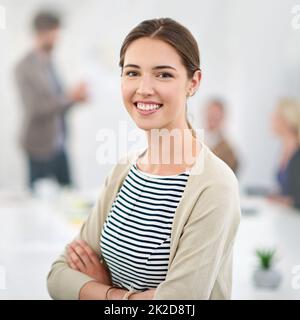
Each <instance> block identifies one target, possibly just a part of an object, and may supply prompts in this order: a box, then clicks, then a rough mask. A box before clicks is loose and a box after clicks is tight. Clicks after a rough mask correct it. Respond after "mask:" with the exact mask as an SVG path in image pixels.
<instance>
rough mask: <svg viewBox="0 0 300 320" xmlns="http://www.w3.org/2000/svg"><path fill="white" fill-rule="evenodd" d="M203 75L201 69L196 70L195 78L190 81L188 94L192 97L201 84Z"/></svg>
mask: <svg viewBox="0 0 300 320" xmlns="http://www.w3.org/2000/svg"><path fill="white" fill-rule="evenodd" d="M201 77H202V73H201V70H197V71H195V72H194V74H193V78H192V79H191V82H190V88H189V92H188V96H190V97H191V96H193V95H194V94H195V93H196V91H197V90H198V88H199V85H200V81H201Z"/></svg>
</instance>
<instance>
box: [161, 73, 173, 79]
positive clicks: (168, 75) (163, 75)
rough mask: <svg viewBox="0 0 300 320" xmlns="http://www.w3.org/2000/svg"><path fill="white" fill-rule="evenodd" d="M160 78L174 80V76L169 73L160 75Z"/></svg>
mask: <svg viewBox="0 0 300 320" xmlns="http://www.w3.org/2000/svg"><path fill="white" fill-rule="evenodd" d="M158 77H159V78H173V76H172V75H171V74H170V73H168V72H162V73H160V74H159V75H158Z"/></svg>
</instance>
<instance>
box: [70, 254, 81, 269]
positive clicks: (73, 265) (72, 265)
mask: <svg viewBox="0 0 300 320" xmlns="http://www.w3.org/2000/svg"><path fill="white" fill-rule="evenodd" d="M67 263H68V265H69V267H70V268H71V269H74V270H77V271H79V269H78V268H77V267H76V265H75V264H74V263H73V262H72V260H71V259H70V257H69V255H67Z"/></svg>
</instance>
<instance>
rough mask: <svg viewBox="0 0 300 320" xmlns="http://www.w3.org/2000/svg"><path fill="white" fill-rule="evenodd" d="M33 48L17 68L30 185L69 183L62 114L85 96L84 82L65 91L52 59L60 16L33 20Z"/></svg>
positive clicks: (41, 15)
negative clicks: (54, 181) (49, 179)
mask: <svg viewBox="0 0 300 320" xmlns="http://www.w3.org/2000/svg"><path fill="white" fill-rule="evenodd" d="M33 28H34V34H35V47H34V49H33V50H32V51H31V52H29V53H28V54H27V55H26V56H25V57H24V58H23V59H22V60H21V61H20V62H19V63H18V64H17V67H16V80H17V86H18V89H19V92H20V97H21V102H22V104H23V106H24V111H25V112H24V122H23V132H22V146H23V149H24V150H25V153H26V155H27V158H28V163H29V173H30V174H29V175H30V180H29V184H30V187H31V188H32V187H33V185H34V182H35V181H36V180H37V179H39V178H43V177H50V176H52V177H54V178H56V179H57V181H58V183H60V184H61V185H71V177H70V172H69V165H68V158H67V153H66V149H65V137H66V126H65V114H66V112H67V111H68V110H69V109H70V108H71V107H72V106H74V105H75V104H76V103H79V102H84V101H85V100H86V97H87V93H86V91H87V90H86V87H85V85H84V84H83V83H81V84H78V85H77V86H76V87H75V88H73V89H72V90H70V91H69V92H66V91H65V90H64V88H63V85H62V83H61V81H60V79H59V77H58V75H57V72H56V70H55V68H54V65H53V62H52V51H53V49H54V47H55V44H56V42H57V38H58V35H59V29H60V19H59V16H57V15H56V14H54V13H51V12H40V13H38V14H37V15H36V16H35V18H34V20H33Z"/></svg>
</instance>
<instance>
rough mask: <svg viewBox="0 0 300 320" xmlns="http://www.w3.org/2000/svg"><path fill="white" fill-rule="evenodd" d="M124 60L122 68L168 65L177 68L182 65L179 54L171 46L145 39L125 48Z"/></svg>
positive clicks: (157, 40)
mask: <svg viewBox="0 0 300 320" xmlns="http://www.w3.org/2000/svg"><path fill="white" fill-rule="evenodd" d="M124 58H125V59H124V66H126V65H127V64H134V65H138V66H140V67H143V66H151V67H154V66H159V65H170V66H173V67H175V68H176V66H177V68H178V67H179V65H182V63H181V59H180V56H179V54H178V53H177V51H176V50H175V49H174V48H173V47H172V46H171V45H169V44H168V43H166V42H164V41H162V40H159V39H151V38H145V37H144V38H140V39H137V40H135V41H133V42H132V43H131V44H130V45H129V47H128V48H127V50H126V52H125V57H124ZM177 68H176V69H177Z"/></svg>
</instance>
